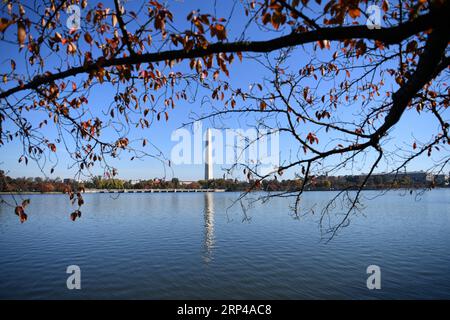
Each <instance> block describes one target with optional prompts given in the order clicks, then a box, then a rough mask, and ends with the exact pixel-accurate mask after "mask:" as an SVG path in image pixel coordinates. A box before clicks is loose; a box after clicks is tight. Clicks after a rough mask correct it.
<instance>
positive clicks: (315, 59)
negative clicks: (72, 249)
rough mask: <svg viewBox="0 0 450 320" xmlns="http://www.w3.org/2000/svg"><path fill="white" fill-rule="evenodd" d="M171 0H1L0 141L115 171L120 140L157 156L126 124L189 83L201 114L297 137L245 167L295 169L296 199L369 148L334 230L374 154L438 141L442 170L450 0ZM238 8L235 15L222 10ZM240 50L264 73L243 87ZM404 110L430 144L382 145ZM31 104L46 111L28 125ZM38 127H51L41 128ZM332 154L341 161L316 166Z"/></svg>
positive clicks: (426, 148)
mask: <svg viewBox="0 0 450 320" xmlns="http://www.w3.org/2000/svg"><path fill="white" fill-rule="evenodd" d="M91 2H92V3H91ZM170 5H171V2H170V1H167V2H163V1H154V0H151V1H142V2H141V1H124V0H122V1H120V0H112V1H105V2H97V1H87V0H71V1H65V0H60V1H58V0H51V1H48V0H44V1H37V0H36V1H31V0H30V1H20V0H16V1H13V0H11V1H3V3H2V5H1V8H2V9H1V25H0V46H2V47H3V46H5V47H6V46H8V47H9V48H10V47H11V46H14V47H15V48H16V51H15V53H14V56H11V57H4V59H6V58H8V60H10V62H9V63H3V64H2V65H1V67H0V70H1V71H0V73H1V75H2V78H3V84H2V87H1V90H0V101H1V102H0V103H1V104H0V146H2V145H4V144H5V143H10V142H11V141H18V142H17V143H21V144H22V145H23V153H22V154H20V155H18V157H20V161H24V162H28V160H29V159H34V160H39V159H42V157H45V156H46V155H48V154H51V153H54V152H56V151H57V149H59V148H60V147H62V148H65V149H67V152H68V153H69V154H70V155H71V157H72V159H73V161H74V164H75V165H77V166H78V168H79V170H80V172H81V171H83V170H88V169H89V168H91V167H93V166H94V165H95V164H99V165H102V166H103V167H104V168H105V171H106V172H107V174H108V175H109V176H110V177H113V176H115V175H116V174H117V172H116V171H115V169H114V168H112V167H110V166H109V165H108V159H109V158H111V157H117V156H118V155H119V154H120V153H121V152H123V151H124V150H128V151H130V152H132V153H133V154H134V155H135V156H136V157H141V156H144V155H150V156H155V153H152V154H148V153H147V152H146V151H144V150H143V148H142V147H143V146H145V145H146V144H148V143H151V144H155V142H154V141H152V142H149V141H147V140H146V139H133V140H131V139H129V138H128V135H127V133H128V132H129V128H135V127H139V128H142V129H146V128H148V127H150V126H151V125H152V124H153V123H154V122H155V121H168V120H170V117H171V116H170V113H171V112H172V109H174V108H176V105H177V103H179V102H180V101H181V100H189V99H191V98H192V95H193V93H192V92H193V91H192V90H189V88H190V87H192V86H200V87H201V88H203V89H204V90H207V91H208V92H209V94H208V99H210V101H212V104H213V107H211V108H210V109H208V110H207V111H206V112H204V113H203V114H201V115H199V116H198V119H215V118H221V117H224V116H227V115H232V114H241V115H242V116H247V117H250V116H251V117H252V119H254V122H255V125H256V124H257V125H259V126H265V127H270V128H274V129H276V130H278V131H280V132H282V133H284V134H289V135H290V136H292V137H294V138H295V141H296V143H297V144H298V148H299V152H298V153H297V155H296V156H294V157H293V158H291V159H290V161H286V162H284V163H282V164H280V166H279V168H277V170H276V171H275V172H272V173H269V174H264V175H262V174H260V173H259V172H258V171H257V170H256V169H255V168H254V167H252V166H250V165H243V166H244V170H245V174H246V175H247V176H248V179H252V181H255V186H258V185H259V184H260V183H261V181H263V180H264V179H266V178H268V177H271V176H273V175H282V174H283V172H284V171H286V170H289V169H295V170H297V171H298V176H299V177H301V181H302V184H303V185H302V187H301V189H300V191H296V192H295V194H293V195H294V196H295V198H296V205H295V208H297V207H298V204H299V202H300V196H301V194H302V192H303V190H304V189H305V187H306V186H307V185H308V183H309V181H311V179H312V178H313V177H314V175H315V174H317V171H319V170H320V171H321V172H320V173H321V174H324V173H325V171H328V172H333V171H335V170H337V169H338V168H339V167H342V166H343V165H345V164H347V163H349V162H352V161H355V159H357V157H359V156H362V155H363V154H365V153H366V152H369V151H370V150H372V151H370V152H373V154H375V155H376V156H375V157H374V159H373V161H372V163H371V165H370V166H369V171H368V174H367V179H364V180H363V181H361V182H359V183H358V187H359V191H358V192H357V193H356V195H355V194H353V195H350V193H345V190H343V191H341V192H340V193H339V195H340V196H344V197H346V199H347V200H348V203H349V206H348V207H349V210H348V212H347V215H345V218H343V219H340V220H339V222H338V223H337V224H335V225H333V226H332V227H330V228H328V229H327V231H328V232H331V233H332V234H334V232H335V231H336V230H337V229H338V228H339V227H340V226H342V225H345V223H346V222H347V218H348V216H349V214H350V213H351V212H352V210H353V209H355V208H356V207H357V204H358V197H359V194H360V191H361V190H362V189H363V187H364V185H365V184H366V183H367V181H368V179H369V176H370V175H371V174H372V173H373V171H374V169H375V168H376V167H377V165H379V163H380V161H381V160H382V158H383V157H388V158H389V159H391V160H390V164H391V166H390V170H391V171H392V172H399V171H400V170H402V169H403V168H405V166H406V165H407V164H408V163H409V162H410V161H411V160H413V159H415V158H417V157H420V156H423V155H425V156H430V155H431V153H432V152H437V153H440V154H441V156H440V158H439V159H438V160H436V161H435V164H434V166H433V168H430V169H433V170H435V172H441V171H442V170H444V169H445V168H448V167H447V166H448V163H449V161H450V159H449V158H450V157H449V154H448V145H449V144H450V138H449V136H448V127H449V124H448V105H449V89H448V76H449V65H450V56H449V55H448V51H449V48H448V44H449V40H450V33H449V30H450V3H449V1H445V0H428V1H427V0H399V1H389V2H388V1H386V0H381V1H368V0H329V1H326V0H324V1H321V0H259V1H257V0H236V1H229V6H230V8H231V11H230V15H229V16H221V15H220V12H217V10H212V11H211V12H203V11H201V10H187V12H185V13H183V14H182V13H180V12H178V11H177V12H172V11H171V9H170ZM77 10H78V11H77ZM67 12H68V13H67ZM77 12H78V13H77ZM77 14H79V17H80V19H78V20H77V17H78V16H77ZM237 14H240V15H241V17H240V21H239V23H237V22H236V20H232V19H231V18H232V16H233V15H237ZM377 18H379V21H376V20H377ZM230 21H231V22H230ZM368 21H369V22H370V23H369V22H368ZM69 27H70V28H69ZM299 52H301V57H302V58H301V59H300V58H299V56H300V54H299ZM236 58H237V59H236ZM250 60H251V61H254V60H256V61H258V62H259V63H260V64H261V68H264V69H266V70H267V72H268V74H269V75H270V76H269V77H267V78H265V79H254V81H253V82H252V83H249V85H251V86H249V88H248V89H243V88H235V87H233V85H232V81H230V79H229V78H228V77H229V70H231V68H233V66H234V65H235V64H237V63H240V64H245V63H248V62H249V61H250ZM104 86H111V87H113V88H114V90H115V92H116V94H115V95H113V96H111V97H105V99H109V101H108V103H109V104H108V107H107V108H106V109H104V110H101V111H102V112H101V113H96V114H93V113H92V112H91V110H90V108H92V106H90V105H89V99H88V96H89V92H90V91H91V90H94V88H102V87H104ZM410 111H413V112H419V113H420V114H429V115H431V116H432V117H433V118H434V119H435V121H436V123H437V125H438V127H439V129H438V130H437V131H435V132H429V133H428V134H429V140H428V141H422V142H418V141H411V144H410V146H409V147H408V148H406V147H405V148H404V149H401V150H400V149H399V150H396V152H395V154H387V153H386V152H385V150H384V148H383V143H384V142H385V141H387V140H388V139H389V138H390V136H389V133H390V131H391V129H392V128H393V127H394V126H395V125H396V124H397V123H399V122H400V121H402V119H403V118H404V115H405V113H407V112H410ZM349 113H350V114H349ZM34 114H39V115H43V114H44V115H45V119H44V120H42V121H39V122H38V123H37V122H36V121H34V120H33V119H35V118H33V115H34ZM112 124H115V125H116V126H115V128H117V124H120V125H121V127H120V129H115V130H116V136H115V138H114V139H111V136H110V135H107V136H105V135H102V132H104V131H105V130H108V128H109V129H110V128H111V126H112ZM47 126H54V127H55V128H56V130H58V132H59V135H58V138H56V139H54V140H51V139H49V137H48V136H47V135H46V132H47V131H46V130H45V127H47ZM392 138H395V137H392ZM68 140H70V141H71V143H68V142H67V141H68ZM156 156H158V154H157V152H156ZM331 157H338V158H339V163H338V164H337V165H333V167H326V168H323V166H322V167H321V166H320V164H323V162H322V161H323V160H325V159H328V158H331ZM394 157H395V159H393V158H394ZM241 165H242V164H241ZM296 210H297V209H296Z"/></svg>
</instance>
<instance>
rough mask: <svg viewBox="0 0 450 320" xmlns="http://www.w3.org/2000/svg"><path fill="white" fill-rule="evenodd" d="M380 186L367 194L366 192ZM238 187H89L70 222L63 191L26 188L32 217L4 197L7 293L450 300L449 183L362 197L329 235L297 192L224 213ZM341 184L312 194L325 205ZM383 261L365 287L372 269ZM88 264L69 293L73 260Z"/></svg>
mask: <svg viewBox="0 0 450 320" xmlns="http://www.w3.org/2000/svg"><path fill="white" fill-rule="evenodd" d="M377 194H378V193H376V192H372V191H367V192H365V193H364V196H365V197H366V198H371V197H373V196H375V195H377ZM238 195H239V194H237V193H208V194H202V193H195V194H192V193H190V194H184V193H183V194H181V193H179V194H122V195H120V196H119V197H118V198H113V197H112V196H111V195H108V194H91V195H86V196H85V200H86V204H85V206H84V207H83V210H82V211H83V216H82V217H81V219H79V220H77V221H75V222H72V221H70V219H69V213H70V212H71V206H70V204H69V201H68V199H67V196H64V195H33V196H29V198H30V199H31V204H30V206H29V207H28V208H27V212H28V215H29V217H28V221H27V222H25V223H24V224H20V223H19V220H18V217H17V216H15V215H14V212H13V209H11V208H10V207H7V206H5V205H1V206H0V298H2V299H11V298H25V299H53V298H56V299H61V298H63V299H66V298H67V299H79V298H99V299H106V298H124V299H165V298H175V299H178V298H180V299H188V298H189V299H219V298H231V299H282V298H286V299H328V298H335V299H388V298H393V299H399V298H407V299H410V298H418V299H431V298H444V299H449V298H450V253H449V251H450V190H449V189H447V190H433V191H430V192H426V193H425V194H424V195H423V196H422V197H420V199H416V197H415V196H411V195H409V194H404V193H402V192H389V193H387V194H386V195H384V196H382V197H378V198H374V199H372V200H369V199H367V200H365V201H364V204H365V205H366V208H365V209H364V211H363V214H362V215H358V216H355V217H353V218H352V220H351V224H350V226H348V227H346V228H345V229H343V230H342V231H341V232H340V234H339V235H338V236H337V237H335V238H334V239H333V240H332V241H331V242H329V243H326V242H325V241H321V235H320V232H319V229H318V223H317V219H318V213H316V214H315V215H310V216H308V217H305V218H302V219H300V220H295V219H293V218H292V216H291V211H290V209H289V206H290V204H291V202H290V201H287V200H286V199H273V200H271V201H270V202H269V203H266V204H261V205H256V206H255V207H254V208H252V209H251V210H250V211H248V212H247V214H248V216H249V217H250V218H251V220H250V221H244V222H243V221H242V218H243V213H242V209H241V208H240V206H236V207H232V208H231V209H229V210H228V211H227V208H228V207H229V206H230V204H231V202H232V201H233V200H235V199H236V197H237V196H238ZM331 196H333V193H332V192H309V193H307V194H306V195H305V199H304V202H305V206H312V205H314V204H315V203H317V205H316V207H315V208H317V211H319V210H318V209H319V208H320V207H321V206H322V205H323V204H324V203H325V202H326V200H327V199H329V198H330V197H331ZM373 264H374V265H378V266H380V268H381V286H382V287H381V290H368V289H367V287H366V279H367V277H368V275H367V274H366V268H367V266H369V265H373ZM69 265H78V266H79V267H80V268H81V286H82V288H81V290H68V289H67V287H66V279H67V277H68V276H69V275H68V274H66V268H67V266H69Z"/></svg>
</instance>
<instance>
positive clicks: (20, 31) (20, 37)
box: [17, 21, 27, 47]
mask: <svg viewBox="0 0 450 320" xmlns="http://www.w3.org/2000/svg"><path fill="white" fill-rule="evenodd" d="M26 37H27V31H26V30H25V25H24V24H23V22H22V21H18V22H17V42H18V43H19V45H20V47H23V45H24V43H25V38H26Z"/></svg>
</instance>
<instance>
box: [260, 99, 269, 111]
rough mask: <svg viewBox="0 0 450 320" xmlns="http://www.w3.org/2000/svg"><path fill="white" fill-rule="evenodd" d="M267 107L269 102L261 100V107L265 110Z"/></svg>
mask: <svg viewBox="0 0 450 320" xmlns="http://www.w3.org/2000/svg"><path fill="white" fill-rule="evenodd" d="M266 107H267V104H266V103H265V102H264V101H261V103H260V104H259V108H260V109H261V110H263V111H264V110H266Z"/></svg>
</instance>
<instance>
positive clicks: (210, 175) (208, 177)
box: [205, 128, 214, 180]
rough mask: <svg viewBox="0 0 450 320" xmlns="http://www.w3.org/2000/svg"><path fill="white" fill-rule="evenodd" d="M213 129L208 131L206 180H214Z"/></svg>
mask: <svg viewBox="0 0 450 320" xmlns="http://www.w3.org/2000/svg"><path fill="white" fill-rule="evenodd" d="M211 142H212V141H211V129H209V128H208V129H207V130H206V142H205V180H211V179H214V178H213V161H212V143H211Z"/></svg>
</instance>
